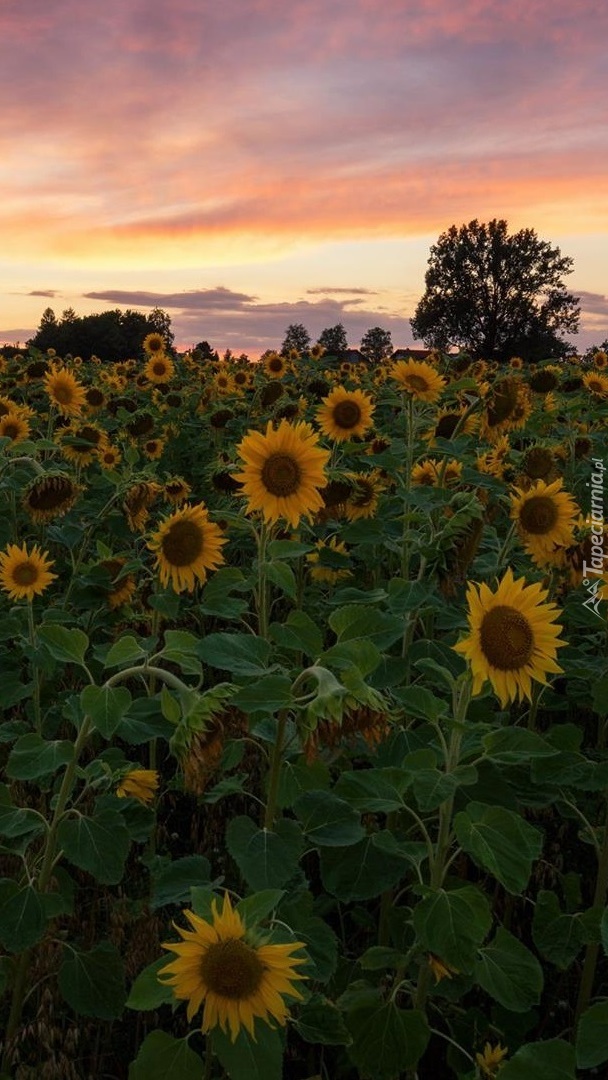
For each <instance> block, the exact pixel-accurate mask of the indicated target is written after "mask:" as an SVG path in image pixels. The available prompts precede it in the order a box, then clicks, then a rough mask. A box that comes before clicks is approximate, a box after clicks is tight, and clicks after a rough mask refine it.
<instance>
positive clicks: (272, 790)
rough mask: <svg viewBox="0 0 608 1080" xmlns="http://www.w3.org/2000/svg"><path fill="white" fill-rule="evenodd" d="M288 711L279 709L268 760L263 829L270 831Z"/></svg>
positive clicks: (273, 815)
mask: <svg viewBox="0 0 608 1080" xmlns="http://www.w3.org/2000/svg"><path fill="white" fill-rule="evenodd" d="M288 713H289V710H288V709H281V712H280V713H279V715H278V718H277V735H276V739H275V742H274V746H273V748H272V756H271V758H270V773H269V776H268V799H267V800H266V808H265V811H264V828H265V829H272V827H273V825H274V819H275V815H276V807H277V795H278V792H279V780H280V777H281V765H282V764H283V743H284V742H285V728H286V726H287V716H288Z"/></svg>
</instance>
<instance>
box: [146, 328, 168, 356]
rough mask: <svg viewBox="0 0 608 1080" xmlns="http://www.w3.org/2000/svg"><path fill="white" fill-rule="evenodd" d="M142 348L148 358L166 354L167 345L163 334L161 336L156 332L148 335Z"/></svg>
mask: <svg viewBox="0 0 608 1080" xmlns="http://www.w3.org/2000/svg"><path fill="white" fill-rule="evenodd" d="M142 348H143V350H144V352H145V353H146V355H147V356H156V354H157V353H164V351H165V348H166V344H165V339H164V337H163V336H162V334H159V333H158V332H157V331H156V330H155V331H153V332H152V333H151V334H147V335H146V337H145V338H144V340H143V341H142Z"/></svg>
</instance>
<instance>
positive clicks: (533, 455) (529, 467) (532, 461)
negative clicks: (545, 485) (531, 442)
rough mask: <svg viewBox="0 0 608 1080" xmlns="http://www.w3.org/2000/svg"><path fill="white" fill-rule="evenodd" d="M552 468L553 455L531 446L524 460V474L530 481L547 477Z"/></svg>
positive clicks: (542, 448) (541, 448)
mask: <svg viewBox="0 0 608 1080" xmlns="http://www.w3.org/2000/svg"><path fill="white" fill-rule="evenodd" d="M552 468H553V454H552V453H551V451H550V450H545V449H544V447H542V446H533V447H532V449H531V450H528V453H527V454H526V456H525V458H524V472H525V474H526V476H529V477H530V478H531V479H532V480H540V479H542V478H543V477H545V476H548V475H549V473H550V472H551V469H552Z"/></svg>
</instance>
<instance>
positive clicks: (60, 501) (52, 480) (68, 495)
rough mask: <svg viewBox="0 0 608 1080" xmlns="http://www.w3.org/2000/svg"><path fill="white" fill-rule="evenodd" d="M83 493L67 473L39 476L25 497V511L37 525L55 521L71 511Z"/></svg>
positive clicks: (33, 481)
mask: <svg viewBox="0 0 608 1080" xmlns="http://www.w3.org/2000/svg"><path fill="white" fill-rule="evenodd" d="M81 491H82V488H81V487H80V486H79V485H78V484H75V483H74V481H73V480H72V479H71V478H70V477H69V476H66V475H65V473H48V474H47V475H45V476H37V477H36V479H35V480H32V482H31V484H30V485H29V487H28V488H27V490H26V492H25V495H24V496H23V501H22V505H23V509H24V510H25V512H26V513H27V514H29V516H30V518H31V519H32V521H35V522H36V524H41V523H42V522H45V521H53V519H54V518H58V517H63V515H64V514H67V512H68V510H71V508H72V507H73V505H74V503H75V502H76V499H77V498H78V496H79V494H80V492H81Z"/></svg>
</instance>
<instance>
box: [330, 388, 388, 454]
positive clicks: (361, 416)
mask: <svg viewBox="0 0 608 1080" xmlns="http://www.w3.org/2000/svg"><path fill="white" fill-rule="evenodd" d="M374 409H375V405H374V403H373V401H372V399H371V398H370V397H369V396H368V395H367V394H364V393H363V391H362V390H346V389H345V387H343V386H336V387H335V388H334V389H333V390H332V392H331V394H328V396H327V397H326V398H323V402H322V404H321V405H320V406H319V408H318V409H317V423H318V424H319V427H320V428H321V431H322V432H323V434H324V435H328V436H329V438H330V439H334V440H335V441H336V442H346V440H347V439H352V438H354V436H356V435H365V433H366V431H369V429H370V428H371V426H372V424H373V420H372V415H373V412H374Z"/></svg>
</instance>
